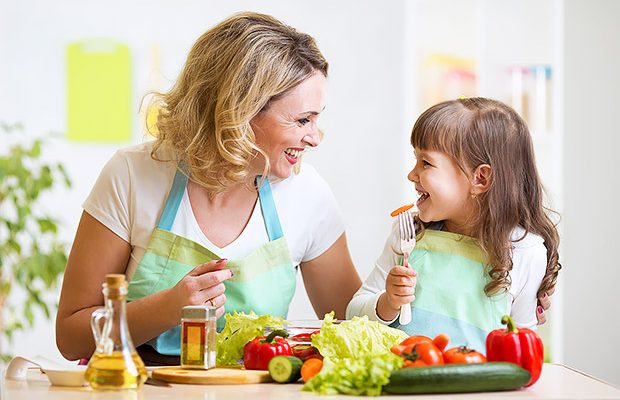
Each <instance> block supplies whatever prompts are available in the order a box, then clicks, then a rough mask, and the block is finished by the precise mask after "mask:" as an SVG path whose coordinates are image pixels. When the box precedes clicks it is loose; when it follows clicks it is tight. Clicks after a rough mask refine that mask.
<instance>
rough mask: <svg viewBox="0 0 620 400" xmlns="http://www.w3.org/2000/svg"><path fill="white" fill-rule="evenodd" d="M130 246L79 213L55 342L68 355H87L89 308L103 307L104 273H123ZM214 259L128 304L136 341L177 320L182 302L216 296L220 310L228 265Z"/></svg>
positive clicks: (89, 345) (89, 346) (90, 345)
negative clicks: (167, 286) (225, 268)
mask: <svg viewBox="0 0 620 400" xmlns="http://www.w3.org/2000/svg"><path fill="white" fill-rule="evenodd" d="M130 253H131V246H130V244H129V243H127V242H126V241H124V240H123V239H121V238H120V237H119V236H117V235H116V234H115V233H113V232H112V231H111V230H109V229H108V228H107V227H105V226H104V225H103V224H102V223H100V222H99V221H97V220H96V219H95V218H93V217H92V216H91V215H90V214H88V213H87V212H84V213H83V214H82V218H81V220H80V224H79V226H78V230H77V233H76V237H75V240H74V242H73V247H72V249H71V253H70V255H69V260H68V263H67V269H66V272H65V275H64V280H63V285H62V290H61V294H60V301H59V305H58V315H57V317H56V344H57V346H58V349H59V350H60V352H61V353H62V355H63V356H64V357H65V358H67V359H69V360H76V359H79V358H88V357H90V356H91V355H92V353H93V351H94V348H95V343H94V340H93V336H92V333H91V329H90V316H91V313H92V312H93V311H94V310H95V309H97V308H101V307H102V306H103V294H102V291H101V289H102V288H101V284H102V283H103V281H104V280H105V275H106V274H111V273H118V274H124V273H125V270H126V268H127V263H128V260H129V255H130ZM224 265H225V263H220V264H217V265H216V264H215V262H212V263H208V264H204V265H202V266H198V267H196V268H195V269H194V270H193V271H192V272H190V273H189V274H188V275H187V276H185V277H184V278H183V279H182V280H181V282H179V283H178V284H177V285H176V286H174V287H173V288H170V289H167V290H164V291H161V292H159V293H156V294H153V295H150V296H146V297H144V298H142V299H140V300H136V301H132V302H131V303H129V304H127V319H128V323H129V327H130V332H131V337H132V340H133V343H134V345H140V344H142V343H144V342H146V341H147V340H149V339H151V338H153V337H155V336H157V335H158V334H160V333H162V332H164V331H166V330H168V329H170V328H172V327H173V326H175V325H177V324H178V323H179V321H180V314H181V307H182V306H183V305H188V304H202V303H204V302H205V301H206V300H208V299H210V298H215V299H216V300H215V301H216V303H218V306H219V309H218V310H217V312H218V316H219V315H221V314H222V313H223V312H224V310H223V308H222V307H221V306H220V305H219V303H220V302H221V304H223V302H224V301H225V297H223V296H224V295H223V292H224V287H223V286H224V285H223V284H221V282H222V281H224V280H225V279H228V278H229V277H230V270H223V269H222V268H223V267H224Z"/></svg>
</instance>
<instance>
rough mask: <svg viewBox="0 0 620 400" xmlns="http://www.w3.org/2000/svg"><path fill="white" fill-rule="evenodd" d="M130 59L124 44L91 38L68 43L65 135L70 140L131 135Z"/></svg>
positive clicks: (103, 139) (122, 138) (118, 139)
mask: <svg viewBox="0 0 620 400" xmlns="http://www.w3.org/2000/svg"><path fill="white" fill-rule="evenodd" d="M131 116H132V107H131V59H130V54H129V49H128V48H127V46H126V45H124V44H121V43H118V42H116V41H114V40H110V39H91V40H84V41H80V42H75V43H71V44H70V45H69V46H68V47H67V128H68V129H67V136H68V138H69V140H73V141H80V142H82V141H94V142H124V141H129V140H130V139H131Z"/></svg>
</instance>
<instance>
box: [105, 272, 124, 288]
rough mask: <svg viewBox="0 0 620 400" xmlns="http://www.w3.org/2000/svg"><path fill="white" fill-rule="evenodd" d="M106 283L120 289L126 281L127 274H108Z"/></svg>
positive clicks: (110, 286)
mask: <svg viewBox="0 0 620 400" xmlns="http://www.w3.org/2000/svg"><path fill="white" fill-rule="evenodd" d="M105 283H106V284H107V285H108V288H110V289H118V288H120V287H121V286H123V284H124V283H125V275H123V274H107V275H106V276H105Z"/></svg>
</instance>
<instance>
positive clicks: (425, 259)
mask: <svg viewBox="0 0 620 400" xmlns="http://www.w3.org/2000/svg"><path fill="white" fill-rule="evenodd" d="M485 260H486V258H485V256H484V255H483V253H482V250H481V249H480V247H479V246H478V245H476V243H475V241H474V239H473V238H471V237H469V236H463V235H459V234H455V233H451V232H443V231H437V230H430V229H427V230H426V231H425V232H424V235H423V236H422V238H421V239H420V240H419V241H418V243H417V244H416V247H415V249H414V250H413V251H412V252H411V255H410V256H409V264H410V265H411V267H412V268H413V269H414V270H415V271H416V272H417V284H416V289H415V300H414V301H413V303H411V316H412V321H411V322H410V323H409V324H407V325H400V324H399V323H398V321H396V322H395V323H394V324H392V326H394V327H396V328H399V329H402V330H404V331H405V332H407V333H408V334H409V335H425V336H429V337H431V338H432V337H435V336H436V335H438V334H440V333H447V334H448V335H449V336H450V343H449V346H450V347H456V346H468V347H470V348H473V349H475V350H477V351H479V352H482V353H483V354H484V353H485V347H486V346H485V341H486V336H487V334H488V333H489V332H490V331H491V330H493V329H497V328H499V327H501V326H502V324H501V318H502V316H503V315H506V314H507V313H508V312H509V308H508V295H507V294H506V293H502V294H500V295H496V296H493V297H488V296H487V295H486V294H485V293H484V287H485V286H486V284H487V283H488V282H489V281H490V277H489V275H488V273H487V272H486V269H485V265H484V264H485Z"/></svg>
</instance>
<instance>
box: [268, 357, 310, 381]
mask: <svg viewBox="0 0 620 400" xmlns="http://www.w3.org/2000/svg"><path fill="white" fill-rule="evenodd" d="M303 363H304V362H303V361H301V359H299V358H297V357H293V356H275V357H274V358H272V359H271V361H269V366H268V369H269V375H271V378H272V379H273V380H274V381H276V382H280V383H290V382H297V381H298V380H299V378H301V366H302V365H303Z"/></svg>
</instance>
